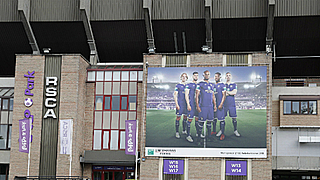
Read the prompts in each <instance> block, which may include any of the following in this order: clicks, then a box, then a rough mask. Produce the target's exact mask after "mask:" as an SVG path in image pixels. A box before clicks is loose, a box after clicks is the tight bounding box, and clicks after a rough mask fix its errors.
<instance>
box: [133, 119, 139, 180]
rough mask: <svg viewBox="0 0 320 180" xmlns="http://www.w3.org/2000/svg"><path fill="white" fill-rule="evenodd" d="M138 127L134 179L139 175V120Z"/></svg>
mask: <svg viewBox="0 0 320 180" xmlns="http://www.w3.org/2000/svg"><path fill="white" fill-rule="evenodd" d="M136 124H137V128H136V165H135V173H134V179H137V176H138V174H137V173H138V130H139V121H138V120H137V123H136Z"/></svg>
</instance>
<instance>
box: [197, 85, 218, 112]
mask: <svg viewBox="0 0 320 180" xmlns="http://www.w3.org/2000/svg"><path fill="white" fill-rule="evenodd" d="M213 86H214V85H213V84H212V83H210V82H209V83H208V82H205V81H201V82H200V83H199V84H198V85H197V91H200V97H199V102H200V107H208V106H211V107H213V102H212V100H213V99H212V93H213Z"/></svg>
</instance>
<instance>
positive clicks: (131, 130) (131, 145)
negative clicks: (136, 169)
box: [126, 120, 137, 155]
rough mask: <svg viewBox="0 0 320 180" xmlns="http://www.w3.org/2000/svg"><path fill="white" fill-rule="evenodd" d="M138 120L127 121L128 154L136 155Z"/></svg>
mask: <svg viewBox="0 0 320 180" xmlns="http://www.w3.org/2000/svg"><path fill="white" fill-rule="evenodd" d="M136 129H137V121H136V120H126V154H128V155H135V154H136Z"/></svg>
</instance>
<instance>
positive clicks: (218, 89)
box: [214, 82, 226, 107]
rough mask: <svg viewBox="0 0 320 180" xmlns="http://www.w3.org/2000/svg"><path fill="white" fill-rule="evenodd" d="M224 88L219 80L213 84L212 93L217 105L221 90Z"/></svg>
mask: <svg viewBox="0 0 320 180" xmlns="http://www.w3.org/2000/svg"><path fill="white" fill-rule="evenodd" d="M225 90H226V86H225V85H224V84H223V83H222V82H219V83H217V84H215V85H214V95H215V97H216V104H217V107H218V106H219V105H220V104H221V101H222V97H223V92H224V91H225Z"/></svg>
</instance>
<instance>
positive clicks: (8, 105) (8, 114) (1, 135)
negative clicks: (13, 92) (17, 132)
mask: <svg viewBox="0 0 320 180" xmlns="http://www.w3.org/2000/svg"><path fill="white" fill-rule="evenodd" d="M0 103H1V105H0V107H1V108H0V110H1V111H0V149H10V148H11V128H12V113H13V98H7V97H2V98H0Z"/></svg>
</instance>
